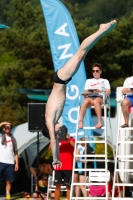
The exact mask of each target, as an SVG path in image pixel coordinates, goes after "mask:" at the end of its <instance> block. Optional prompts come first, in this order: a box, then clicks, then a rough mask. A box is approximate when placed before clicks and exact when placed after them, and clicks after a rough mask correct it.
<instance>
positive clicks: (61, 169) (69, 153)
mask: <svg viewBox="0 0 133 200" xmlns="http://www.w3.org/2000/svg"><path fill="white" fill-rule="evenodd" d="M61 127H62V125H61V124H56V125H55V131H56V133H57V134H58V131H59V129H60V128H61ZM74 145H75V139H74V138H72V137H70V135H68V134H66V140H61V141H60V140H59V149H60V153H59V157H60V161H61V163H62V166H60V165H58V166H56V168H55V185H56V189H55V200H59V198H60V188H61V185H62V179H64V184H65V185H66V190H67V191H66V196H67V199H68V200H70V185H71V178H72V169H73V152H74Z"/></svg>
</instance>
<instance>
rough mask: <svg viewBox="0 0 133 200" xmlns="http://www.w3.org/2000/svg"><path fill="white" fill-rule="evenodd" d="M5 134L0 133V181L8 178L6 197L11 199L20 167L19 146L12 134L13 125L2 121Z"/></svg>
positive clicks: (0, 125) (1, 124)
mask: <svg viewBox="0 0 133 200" xmlns="http://www.w3.org/2000/svg"><path fill="white" fill-rule="evenodd" d="M0 127H3V134H0V181H4V179H5V180H6V199H10V192H11V186H12V182H13V181H14V180H15V173H14V171H17V170H18V168H19V163H18V148H17V142H16V139H15V138H14V137H13V135H12V134H11V128H12V125H11V123H9V122H1V123H0Z"/></svg>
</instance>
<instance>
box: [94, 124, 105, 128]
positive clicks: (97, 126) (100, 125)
mask: <svg viewBox="0 0 133 200" xmlns="http://www.w3.org/2000/svg"><path fill="white" fill-rule="evenodd" d="M102 126H103V125H102V124H101V123H98V124H97V125H96V126H95V128H102Z"/></svg>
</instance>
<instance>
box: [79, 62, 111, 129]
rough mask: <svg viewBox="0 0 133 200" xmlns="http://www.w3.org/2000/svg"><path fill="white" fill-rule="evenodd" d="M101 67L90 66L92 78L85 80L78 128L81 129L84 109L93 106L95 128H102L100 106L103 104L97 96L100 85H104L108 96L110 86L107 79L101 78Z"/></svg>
mask: <svg viewBox="0 0 133 200" xmlns="http://www.w3.org/2000/svg"><path fill="white" fill-rule="evenodd" d="M101 74H102V67H101V64H100V63H94V64H93V65H92V75H93V78H91V79H87V80H86V83H85V87H84V96H85V99H84V101H83V104H82V105H81V108H80V120H79V125H78V128H83V119H84V115H85V113H86V109H87V108H89V107H91V106H94V109H95V112H96V115H97V118H98V123H97V125H96V126H95V128H101V127H102V116H101V115H102V111H101V105H102V104H103V96H102V95H100V94H98V93H101V92H102V84H104V89H105V92H106V93H107V94H108V95H109V94H110V84H109V81H108V80H107V79H103V78H101Z"/></svg>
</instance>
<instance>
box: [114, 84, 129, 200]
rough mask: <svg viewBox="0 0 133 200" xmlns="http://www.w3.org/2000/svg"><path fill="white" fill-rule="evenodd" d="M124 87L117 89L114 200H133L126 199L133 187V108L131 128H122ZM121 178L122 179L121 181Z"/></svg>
mask: <svg viewBox="0 0 133 200" xmlns="http://www.w3.org/2000/svg"><path fill="white" fill-rule="evenodd" d="M122 89H123V87H118V88H117V112H118V133H117V143H116V156H115V169H114V183H113V191H112V199H132V198H133V196H132V198H127V197H125V191H126V189H127V188H130V193H132V191H131V188H132V187H133V107H131V108H129V127H126V128H121V125H122V124H123V123H124V118H123V113H122V109H121V102H122V100H123V98H124V96H123V94H122ZM119 176H120V179H121V180H120V179H119ZM117 187H118V191H119V194H120V196H119V198H118V197H115V189H116V188H117Z"/></svg>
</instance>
